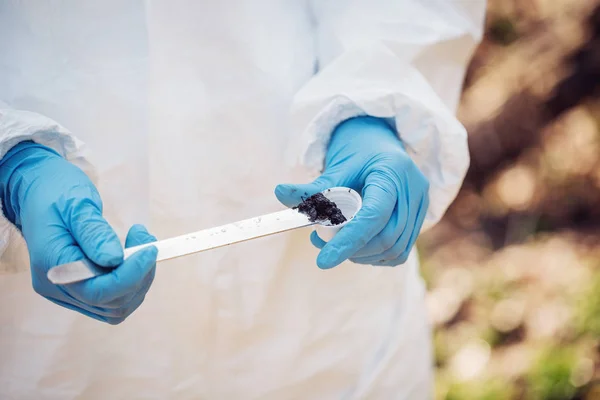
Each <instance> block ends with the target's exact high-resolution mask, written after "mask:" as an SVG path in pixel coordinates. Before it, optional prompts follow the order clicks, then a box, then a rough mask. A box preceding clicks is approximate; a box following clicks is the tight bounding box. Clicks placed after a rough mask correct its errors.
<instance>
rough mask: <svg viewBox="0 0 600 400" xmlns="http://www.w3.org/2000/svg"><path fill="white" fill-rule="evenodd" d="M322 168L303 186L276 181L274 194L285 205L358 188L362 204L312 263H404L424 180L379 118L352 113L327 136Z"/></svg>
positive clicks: (423, 206)
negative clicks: (327, 192) (325, 192)
mask: <svg viewBox="0 0 600 400" xmlns="http://www.w3.org/2000/svg"><path fill="white" fill-rule="evenodd" d="M325 166H326V167H325V172H324V173H323V175H321V176H320V177H319V178H317V179H316V180H315V181H314V182H312V183H310V184H304V185H289V184H288V185H279V186H277V188H276V189H275V194H276V196H277V198H278V199H279V201H281V202H282V203H283V204H285V205H286V206H288V207H291V206H295V205H297V204H299V203H300V202H301V201H302V199H301V197H302V196H304V197H306V196H310V195H313V194H315V193H317V192H321V191H323V190H325V189H328V188H331V187H335V186H344V187H349V188H352V189H354V190H356V191H358V192H359V193H360V192H362V197H363V206H362V208H361V210H360V211H359V212H358V213H357V215H356V216H355V217H354V219H353V220H352V221H350V222H349V223H348V224H347V225H345V226H344V227H343V228H342V229H341V230H340V231H339V232H338V233H337V234H336V235H335V237H334V238H333V239H332V240H331V241H330V242H328V243H325V242H324V241H323V240H321V239H320V238H319V237H318V235H317V234H316V232H313V233H312V235H311V241H312V243H313V244H314V245H315V246H316V247H318V248H320V249H322V250H321V252H320V253H319V256H318V258H317V265H318V266H319V267H320V268H322V269H329V268H333V267H335V266H337V265H339V264H340V263H342V262H343V261H345V260H346V259H350V260H351V261H352V262H355V263H358V264H370V265H382V266H396V265H399V264H403V263H404V262H406V260H407V258H408V255H409V253H410V250H411V249H412V247H413V245H414V243H415V241H416V240H417V236H418V235H419V232H420V230H421V226H422V225H423V220H424V219H425V215H426V212H427V208H428V207H429V196H428V191H429V182H428V181H427V179H426V178H425V176H424V175H423V174H422V173H421V171H420V170H419V169H418V167H417V166H416V165H415V164H414V162H413V161H412V160H411V158H410V157H409V156H408V154H406V152H405V150H404V147H403V145H402V143H401V141H400V140H399V139H398V138H397V136H396V134H395V132H394V131H392V129H391V128H390V127H389V126H388V125H387V124H386V123H385V122H384V121H382V120H380V119H376V118H372V117H357V118H353V119H350V120H347V121H345V122H343V123H342V124H340V125H339V126H338V127H337V129H336V130H335V132H334V133H333V135H332V138H331V141H330V144H329V149H328V151H327V156H326V159H325Z"/></svg>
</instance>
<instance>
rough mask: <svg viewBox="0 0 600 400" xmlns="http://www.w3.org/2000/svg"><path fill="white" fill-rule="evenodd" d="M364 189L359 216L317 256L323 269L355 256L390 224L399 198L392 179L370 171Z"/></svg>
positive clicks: (318, 262) (318, 263) (341, 230)
mask: <svg viewBox="0 0 600 400" xmlns="http://www.w3.org/2000/svg"><path fill="white" fill-rule="evenodd" d="M365 183H366V184H365V187H364V189H363V206H362V208H361V209H360V210H359V211H358V213H357V214H356V216H355V217H354V218H353V219H352V220H351V221H350V222H348V224H347V225H346V226H344V227H343V228H342V229H340V231H339V232H338V233H337V234H336V235H335V236H334V237H333V239H331V241H329V243H327V244H326V245H325V247H323V249H322V250H321V253H320V254H319V256H318V257H317V265H318V266H319V268H322V269H329V268H333V267H335V266H337V265H339V264H341V263H342V262H343V261H344V260H347V259H348V258H350V257H352V256H353V255H354V254H355V253H356V252H357V251H358V250H360V249H362V248H363V247H364V246H365V245H366V244H367V243H368V242H369V241H370V240H371V239H373V237H375V235H377V234H378V233H379V232H381V230H383V228H384V227H385V226H386V225H387V223H388V221H389V219H390V217H391V215H392V212H393V211H394V207H395V205H396V201H397V192H396V188H395V185H394V184H393V182H392V181H391V180H390V179H388V178H387V177H386V176H385V175H384V174H383V173H378V172H373V173H371V174H370V175H369V176H368V177H367V179H366V182H365Z"/></svg>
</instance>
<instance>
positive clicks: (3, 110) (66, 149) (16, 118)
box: [0, 101, 95, 274]
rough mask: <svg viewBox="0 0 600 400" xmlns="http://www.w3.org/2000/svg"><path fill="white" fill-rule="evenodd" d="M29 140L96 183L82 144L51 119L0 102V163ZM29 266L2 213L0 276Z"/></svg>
mask: <svg viewBox="0 0 600 400" xmlns="http://www.w3.org/2000/svg"><path fill="white" fill-rule="evenodd" d="M27 140H31V141H34V142H36V143H39V144H42V145H44V146H47V147H50V148H52V149H54V150H56V151H57V152H58V153H59V154H60V155H62V156H63V157H65V158H66V159H67V160H69V161H71V162H72V163H74V164H75V165H77V166H78V167H79V168H81V169H82V170H83V171H84V172H85V173H86V174H87V175H88V176H90V178H91V179H92V180H95V179H94V177H95V174H94V171H93V168H92V167H91V164H90V163H88V162H87V160H86V157H85V148H84V144H83V142H81V141H80V140H78V139H77V138H75V137H74V136H73V135H72V134H71V133H70V132H69V131H67V130H66V129H65V128H63V127H62V126H60V125H59V124H58V123H56V122H55V121H53V120H52V119H50V118H47V117H45V116H43V115H40V114H36V113H33V112H29V111H24V110H16V109H13V108H10V107H9V106H7V105H6V104H5V103H3V102H2V101H0V159H1V158H2V157H4V156H5V155H6V153H7V152H8V151H9V150H10V149H11V148H12V147H14V146H16V145H17V144H19V143H20V142H23V141H27ZM0 206H2V205H1V204H0ZM28 266H29V264H28V258H27V251H26V246H25V243H24V240H23V238H22V236H21V234H20V232H19V231H18V230H17V228H16V227H15V226H14V225H13V224H12V223H10V221H8V220H7V219H6V218H5V217H4V213H3V212H2V213H0V274H6V273H13V272H20V271H24V270H27V268H28Z"/></svg>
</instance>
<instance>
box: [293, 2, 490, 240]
mask: <svg viewBox="0 0 600 400" xmlns="http://www.w3.org/2000/svg"><path fill="white" fill-rule="evenodd" d="M485 6H486V1H485V0H397V1H392V0H329V1H327V0H315V1H313V3H312V6H311V7H312V12H313V16H314V20H315V25H316V28H315V29H316V33H315V35H316V48H317V58H318V63H319V67H320V70H319V72H318V73H317V74H316V75H315V76H314V77H312V78H311V80H309V81H308V82H307V84H306V85H305V86H304V87H303V88H301V90H300V91H299V92H298V93H297V94H296V96H295V99H294V103H293V105H292V126H293V132H292V133H293V135H294V137H295V138H297V139H292V141H294V140H298V141H297V142H295V143H294V147H295V148H296V149H300V154H299V156H300V163H301V164H302V165H303V166H304V167H306V168H308V169H309V171H310V172H311V174H313V175H317V174H319V173H320V172H321V171H322V168H323V160H324V157H325V153H326V150H327V145H328V143H329V138H330V136H331V133H332V131H333V130H334V129H335V128H336V126H337V125H338V124H339V123H341V122H343V121H344V120H346V119H349V118H352V117H355V116H361V115H369V116H373V117H379V118H384V119H386V120H387V121H388V122H389V123H390V124H391V126H393V127H395V129H396V131H397V133H398V135H399V138H400V139H401V140H402V141H403V143H404V144H405V146H406V148H407V152H408V153H409V155H410V156H411V157H412V159H413V160H414V162H415V163H416V164H417V165H418V167H419V168H420V169H421V171H422V172H423V173H424V175H425V176H426V177H427V178H428V179H429V182H430V192H429V195H430V207H429V211H428V213H427V216H426V219H425V222H424V225H423V230H426V229H428V228H430V227H431V226H433V225H434V224H435V223H437V222H438V221H439V220H440V218H441V217H442V216H443V214H444V213H445V211H446V209H447V208H448V206H449V205H450V203H451V202H452V201H453V200H454V198H455V197H456V194H457V193H458V190H459V188H460V186H461V184H462V181H463V179H464V176H465V174H466V171H467V168H468V166H469V153H468V146H467V135H466V131H465V128H464V127H463V126H462V125H461V124H460V123H459V122H458V120H457V119H456V117H455V115H454V114H455V111H456V107H457V104H458V99H459V96H460V92H461V88H462V82H463V77H464V74H465V71H466V67H467V65H468V62H469V59H470V57H471V55H472V52H473V50H474V48H475V47H476V45H477V44H478V42H479V41H480V40H481V36H482V30H483V20H484V16H485ZM296 155H297V156H298V154H297V150H296Z"/></svg>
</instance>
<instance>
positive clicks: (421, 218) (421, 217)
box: [399, 193, 429, 264]
mask: <svg viewBox="0 0 600 400" xmlns="http://www.w3.org/2000/svg"><path fill="white" fill-rule="evenodd" d="M428 209H429V194H428V193H425V196H423V199H422V200H421V206H420V207H419V214H418V216H417V221H416V223H415V225H414V228H413V231H412V234H411V235H410V239H409V241H408V244H407V245H406V249H405V250H404V252H403V253H402V254H400V257H399V258H400V259H401V260H402V259H403V260H404V261H402V264H404V262H406V260H407V259H408V256H409V254H410V251H411V250H412V248H413V246H414V245H415V243H416V241H417V238H418V237H419V234H420V233H421V228H422V227H423V222H425V217H426V216H427V210H428Z"/></svg>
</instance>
